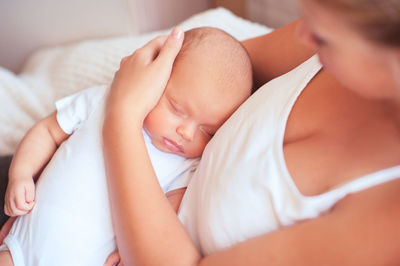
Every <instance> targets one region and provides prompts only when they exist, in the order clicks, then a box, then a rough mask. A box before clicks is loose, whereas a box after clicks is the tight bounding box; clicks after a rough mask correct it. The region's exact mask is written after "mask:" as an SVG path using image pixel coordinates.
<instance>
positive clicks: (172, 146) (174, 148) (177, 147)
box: [163, 138, 184, 153]
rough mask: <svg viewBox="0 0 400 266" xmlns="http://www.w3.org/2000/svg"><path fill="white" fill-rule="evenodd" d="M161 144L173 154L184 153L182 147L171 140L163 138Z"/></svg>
mask: <svg viewBox="0 0 400 266" xmlns="http://www.w3.org/2000/svg"><path fill="white" fill-rule="evenodd" d="M163 144H164V145H165V146H166V147H167V148H168V149H169V150H170V151H172V152H174V153H184V150H183V147H182V146H181V145H179V144H178V143H176V142H175V141H173V140H170V139H167V138H163Z"/></svg>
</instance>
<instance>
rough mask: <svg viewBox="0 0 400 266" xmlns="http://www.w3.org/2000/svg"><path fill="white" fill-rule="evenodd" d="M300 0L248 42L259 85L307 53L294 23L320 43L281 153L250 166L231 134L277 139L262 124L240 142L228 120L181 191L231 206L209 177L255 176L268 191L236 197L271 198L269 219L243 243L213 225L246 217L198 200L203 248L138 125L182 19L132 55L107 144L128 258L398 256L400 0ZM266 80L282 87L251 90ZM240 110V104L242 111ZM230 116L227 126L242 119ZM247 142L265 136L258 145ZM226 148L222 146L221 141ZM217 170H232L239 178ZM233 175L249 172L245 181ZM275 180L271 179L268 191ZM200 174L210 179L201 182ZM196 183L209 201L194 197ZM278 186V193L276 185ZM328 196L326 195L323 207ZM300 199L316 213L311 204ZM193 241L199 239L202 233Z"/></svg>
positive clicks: (366, 259) (230, 227)
mask: <svg viewBox="0 0 400 266" xmlns="http://www.w3.org/2000/svg"><path fill="white" fill-rule="evenodd" d="M300 6H301V10H302V12H303V15H304V19H303V21H300V22H296V23H294V24H292V25H289V26H288V27H285V28H283V29H281V30H279V31H276V32H275V33H273V34H270V35H267V36H263V37H259V38H255V39H252V40H248V41H246V42H245V43H244V45H245V46H246V48H247V49H248V51H249V53H250V56H251V58H252V61H253V64H254V69H255V79H256V82H257V83H258V84H263V83H265V82H266V81H268V80H270V79H272V78H274V77H276V76H278V75H280V74H283V73H285V72H287V71H289V70H290V69H291V68H293V67H294V66H296V65H297V64H299V63H300V62H302V61H304V60H305V59H307V58H308V57H309V56H310V55H311V54H312V52H311V50H308V49H306V48H304V47H302V46H301V45H300V44H299V43H298V42H297V41H296V40H295V31H296V29H298V30H299V32H300V37H301V39H303V41H305V42H306V43H307V44H309V45H310V46H311V47H312V49H315V50H316V51H317V53H318V55H319V58H320V61H321V63H322V65H323V69H322V70H321V71H319V72H318V73H317V74H315V76H314V77H313V79H312V80H311V81H310V82H309V83H308V84H307V85H306V86H305V88H304V89H300V91H299V93H300V92H301V94H300V96H299V97H297V96H296V97H295V98H294V101H293V103H292V104H291V105H289V109H288V110H289V111H290V115H289V114H288V117H285V119H287V121H286V123H283V126H286V127H285V128H284V135H283V144H282V145H281V148H282V149H283V153H282V158H279V154H278V155H277V154H274V152H273V151H271V150H268V149H265V154H264V157H261V161H262V160H265V162H263V163H261V165H262V167H265V169H266V171H267V170H268V172H265V176H264V173H263V172H262V171H261V172H260V171H258V169H255V168H254V167H249V168H243V167H241V166H242V165H243V164H242V163H241V162H243V161H244V160H248V158H244V157H241V156H242V154H241V153H240V152H238V151H237V150H235V149H234V146H235V145H238V146H241V147H242V146H247V147H249V149H250V147H253V146H265V147H269V146H271V145H273V144H274V143H275V142H276V140H279V138H270V137H269V136H268V135H265V139H264V140H263V142H265V143H260V142H259V141H260V139H261V140H262V136H263V135H262V134H264V133H265V134H268V132H267V131H266V132H262V134H261V135H260V134H256V133H257V132H253V131H249V138H243V137H242V136H240V134H241V133H240V132H239V133H238V134H239V137H238V138H237V143H234V140H233V139H232V138H231V137H227V136H226V135H224V134H226V130H225V131H222V133H221V134H217V135H216V136H215V138H214V141H213V142H212V143H211V144H210V146H209V147H208V148H207V151H206V152H205V155H204V158H203V160H202V163H201V165H200V169H199V170H198V172H197V175H196V177H195V181H196V183H195V185H194V187H193V186H192V187H191V188H190V189H191V190H190V191H188V195H187V198H186V196H185V200H184V203H185V201H192V200H194V201H196V200H197V201H198V200H202V201H204V204H208V205H210V206H215V208H220V210H222V211H224V207H225V206H231V205H229V204H232V202H227V201H228V199H233V200H238V197H226V196H221V197H215V196H211V195H210V194H207V193H203V192H204V191H208V189H209V186H210V182H211V181H210V180H218V181H217V182H215V183H221V182H226V185H227V188H228V189H229V188H231V187H235V186H234V185H233V186H232V184H231V182H239V181H238V180H240V185H242V184H245V185H244V186H243V187H244V189H245V188H246V184H247V183H248V182H250V183H251V182H254V183H253V186H254V185H255V186H256V187H257V188H260V190H261V191H262V192H263V193H265V197H261V196H259V195H260V194H259V192H257V193H258V194H257V193H254V194H251V195H248V194H246V193H244V194H243V195H244V196H243V198H242V201H240V200H238V201H237V202H236V203H235V202H234V203H233V204H236V205H235V206H238V207H237V208H238V209H239V210H244V209H245V208H243V207H241V203H242V202H249V203H248V205H247V209H250V210H251V209H252V208H253V207H254V206H255V205H257V208H255V209H256V210H257V211H258V210H259V209H262V210H264V209H263V207H265V209H268V210H270V213H272V215H271V216H270V217H269V216H268V217H266V216H263V217H261V218H260V217H259V219H265V220H260V221H257V222H256V223H257V224H261V229H260V230H259V231H256V232H255V233H254V234H255V235H258V236H257V237H253V238H250V239H246V237H245V239H241V240H240V239H239V240H237V239H235V236H233V237H231V238H229V237H230V236H231V235H229V234H228V236H226V239H228V240H227V241H225V242H223V241H222V242H223V244H218V243H221V241H220V239H218V236H217V234H218V233H219V232H218V230H214V229H215V228H220V230H223V231H226V232H231V233H230V234H235V232H236V229H239V232H237V233H238V234H239V233H242V231H243V232H246V230H247V228H244V229H243V228H241V227H240V226H239V227H238V224H237V223H236V219H241V217H240V215H239V216H235V217H232V221H230V220H229V219H223V218H226V217H225V216H221V217H220V216H218V215H219V214H215V213H212V212H203V211H202V209H201V208H199V209H198V210H195V211H200V215H203V214H204V216H203V217H200V218H201V219H200V220H198V221H197V222H196V223H193V224H192V225H191V226H192V228H191V230H192V233H193V232H199V231H200V229H201V228H203V229H204V228H205V229H207V230H208V234H209V238H208V239H200V240H199V241H198V244H199V245H200V248H201V250H203V252H204V253H205V254H204V255H206V256H204V257H202V255H201V254H200V253H199V251H198V250H197V249H196V247H195V245H194V243H193V242H192V240H191V238H190V237H189V236H188V234H187V233H186V231H185V229H184V227H183V226H182V225H181V223H180V222H179V220H178V219H177V217H176V215H175V213H174V211H173V209H172V208H171V207H170V206H169V203H168V201H167V200H166V198H165V196H164V195H163V193H162V191H161V189H160V187H159V185H158V183H157V180H156V177H155V175H154V172H153V170H152V167H151V164H150V160H149V158H148V156H147V154H146V149H145V146H144V143H143V139H142V133H141V128H142V122H143V119H144V117H145V116H146V114H147V112H148V111H149V110H150V109H151V108H152V107H153V106H154V105H155V104H156V102H157V100H158V98H159V97H160V95H161V94H162V91H163V88H164V87H165V84H166V82H167V81H168V78H169V75H170V69H171V66H172V63H173V60H174V58H175V56H176V54H177V52H178V51H179V49H180V45H181V43H182V39H183V36H182V32H180V31H179V30H177V29H175V30H174V32H173V34H172V35H171V36H172V37H169V38H168V40H167V41H166V43H165V45H164V46H163V47H161V44H160V43H158V42H157V41H153V42H150V43H149V44H148V45H146V46H145V47H144V48H142V49H141V50H140V51H139V52H137V53H135V54H134V55H132V56H131V57H130V58H127V59H126V60H124V62H123V63H122V65H121V69H120V70H119V71H118V73H117V75H116V77H115V80H114V83H113V89H112V92H111V94H110V96H109V101H108V112H107V116H106V121H105V125H104V145H105V153H106V165H107V168H108V177H109V187H110V195H111V201H112V209H113V217H114V222H115V230H116V235H117V242H118V246H119V249H120V253H121V257H122V261H123V262H124V263H125V264H126V265H136V264H138V265H197V264H201V265H339V264H340V265H398V264H400V252H399V247H400V230H399V228H398V224H399V222H400V205H399V202H400V193H399V191H400V179H399V178H398V177H400V167H398V166H399V165H400V109H399V107H400V104H399V102H400V80H399V78H400V72H399V71H400V1H399V0H300ZM158 52H159V54H158V56H157V57H156V59H153V57H154V55H155V54H157V53H158ZM309 62H310V61H309ZM307 64H312V63H307ZM303 68H304V66H303ZM316 72H317V71H316ZM291 75H295V74H291ZM296 75H297V74H296ZM313 75H314V74H313ZM290 77H291V76H290ZM272 84H275V83H272ZM278 84H279V82H278ZM281 89H282V90H283V89H284V88H281ZM289 89H290V88H289ZM269 90H270V91H271V92H273V93H274V94H276V93H278V91H279V89H277V88H274V86H273V85H272V86H271V85H267V86H266V87H263V88H261V89H260V91H259V92H257V93H256V94H255V95H254V97H253V98H252V99H251V100H252V101H253V102H254V101H255V100H253V99H257V97H264V96H263V95H265V94H268V93H265V92H268V91H269ZM283 94H284V93H283ZM129 97H136V98H140V99H142V100H141V101H139V102H141V103H142V104H141V106H129V101H124V99H126V98H129ZM268 97H269V96H268ZM268 97H267V98H266V99H268ZM288 97H289V96H288ZM290 97H292V96H290ZM255 102H257V101H255ZM272 102H273V101H272ZM272 102H269V103H268V104H271V103H272ZM288 102H290V100H288ZM243 109H244V110H245V111H246V110H254V112H255V114H251V116H258V117H262V116H265V117H266V118H265V121H266V122H265V123H267V121H268V120H269V119H270V114H269V113H268V112H266V113H261V114H258V113H257V112H260V110H263V111H265V110H267V111H268V110H269V109H260V108H257V107H256V108H253V109H251V108H250V109H249V108H248V109H246V108H243ZM127 110H128V111H127ZM245 111H243V110H239V111H238V113H239V115H237V116H240V113H241V112H242V113H243V112H245ZM269 111H271V113H273V111H274V109H271V110H269ZM127 113H129V115H126V114H127ZM245 115H248V116H250V113H247V114H245ZM245 115H244V116H245ZM271 115H272V114H271ZM242 116H243V115H242ZM232 121H233V122H232ZM232 121H228V123H230V124H229V125H230V126H232V124H233V128H234V127H235V125H234V123H235V120H234V119H233V120H232ZM239 121H240V119H239ZM283 122H285V121H283ZM257 129H258V128H257V127H255V128H254V129H253V130H254V131H257ZM273 130H274V129H273V128H271V131H273ZM231 134H232V132H231ZM252 141H253V142H256V141H257V143H256V145H253V143H252ZM269 142H271V143H269ZM278 144H279V145H280V143H279V142H278ZM217 145H218V147H219V148H220V149H219V150H215V149H213V146H217ZM220 150H221V151H222V152H223V153H224V154H225V155H229V156H227V158H226V160H219V158H218V152H220ZM246 154H247V153H246ZM131 158H135V160H133V162H132V160H131ZM215 158H217V159H215ZM258 160H260V158H258ZM283 160H284V161H283ZM250 161H251V160H250ZM233 162H236V163H235V164H234V163H233ZM272 162H275V163H277V164H282V165H283V166H284V167H283V168H282V169H283V170H282V169H280V168H279V167H275V168H276V169H275V170H271V167H272V166H271V165H273V164H272ZM250 164H251V162H250ZM265 165H266V166H265ZM396 166H397V167H396ZM268 167H269V168H268ZM210 168H212V169H217V171H214V170H212V169H211V170H208V169H210ZM218 169H230V171H229V174H231V175H232V180H233V181H230V179H228V178H225V176H226V172H222V171H221V172H218ZM263 169H264V168H263ZM285 169H286V170H288V172H285V171H284V170H285ZM380 170H382V171H380ZM201 173H212V174H213V176H201ZM237 173H240V175H241V177H243V176H244V177H243V178H242V179H239V178H238V176H237V175H238V174H237ZM289 173H290V175H289ZM372 173H373V174H372ZM285 175H287V176H288V177H289V178H290V179H291V180H287V179H285V178H286V177H285ZM203 179H204V181H202V180H203ZM243 180H244V181H243ZM267 180H274V182H272V183H273V184H274V185H275V187H274V188H273V190H272V189H271V188H269V187H268V186H267V185H266V184H267V183H268V182H269V181H267ZM243 182H244V183H243ZM246 182H247V183H246ZM263 182H264V183H263ZM291 182H292V183H291ZM224 184H225V183H222V185H224ZM343 184H344V185H343ZM200 185H204V187H200V188H199V187H196V186H200ZM285 186H286V187H285ZM143 188H146V189H144V190H143ZM196 191H197V192H198V193H200V192H201V193H202V194H201V196H204V197H206V198H204V197H203V198H196V194H195V193H196ZM199 191H200V192H199ZM276 191H282V193H281V194H280V195H276V193H275V192H276ZM217 193H219V191H217ZM221 193H226V191H225V192H221ZM278 194H279V193H278ZM207 197H208V198H207ZM285 197H291V200H290V201H289V200H286V199H285ZM282 198H284V200H283V201H282V200H281V199H282ZM321 201H323V202H324V204H317V203H318V202H321ZM277 202H278V203H279V202H283V203H284V204H288V205H284V206H283V207H282V206H279V204H278V203H277ZM288 202H290V203H288ZM185 204H186V203H185ZM198 205H200V203H198V204H197V205H196V204H193V205H190V204H189V206H192V207H194V206H198ZM242 205H243V204H242ZM260 206H261V207H260ZM293 206H297V209H296V208H294V209H293ZM185 208H187V206H186V207H185ZM184 210H185V209H184V208H183V209H182V211H184ZM298 210H300V211H298ZM304 210H307V211H306V212H307V213H311V214H308V215H303V214H304V213H303V211H304ZM285 211H286V212H290V214H288V213H285ZM297 211H298V212H297ZM266 213H267V212H266ZM249 214H251V212H249V213H245V214H243V215H249ZM254 217H255V216H254ZM219 218H221V219H219ZM266 218H271V219H272V218H274V219H275V221H274V222H271V221H270V220H268V219H266ZM310 218H311V219H310ZM263 223H265V227H266V228H263V227H262V224H263ZM240 225H241V226H242V227H246V224H240ZM251 226H252V224H249V225H248V227H251ZM193 227H194V229H193ZM249 229H251V228H249ZM194 235H196V233H194ZM244 235H245V236H247V235H246V233H244ZM222 237H225V235H223V234H222ZM197 238H202V236H201V234H198V235H197ZM238 241H241V242H240V243H236V242H238Z"/></svg>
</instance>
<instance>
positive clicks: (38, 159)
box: [4, 112, 69, 216]
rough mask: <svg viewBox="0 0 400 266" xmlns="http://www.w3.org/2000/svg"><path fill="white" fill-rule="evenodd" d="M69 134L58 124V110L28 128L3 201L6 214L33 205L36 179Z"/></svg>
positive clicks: (18, 211) (20, 213) (21, 210)
mask: <svg viewBox="0 0 400 266" xmlns="http://www.w3.org/2000/svg"><path fill="white" fill-rule="evenodd" d="M68 137H69V135H68V134H66V133H65V132H64V131H63V130H62V129H61V128H60V126H59V125H58V122H57V118H56V112H54V113H53V114H51V115H49V116H48V117H46V118H44V119H43V120H41V121H39V122H38V123H37V124H36V125H34V126H33V127H32V128H31V129H30V130H29V131H28V133H27V134H26V135H25V137H24V138H23V139H22V141H21V143H20V144H19V146H18V148H17V151H16V153H15V155H14V158H13V160H12V162H11V166H10V171H9V177H8V178H9V181H8V186H7V191H6V196H5V205H4V212H5V213H6V214H7V215H9V216H18V215H24V214H26V213H28V212H29V211H30V210H31V209H32V208H33V205H34V199H35V185H34V180H35V179H36V178H37V176H38V175H39V173H40V171H41V170H42V169H43V167H44V166H45V165H46V164H47V162H48V161H49V160H50V159H51V157H52V156H53V154H54V152H55V151H56V150H57V147H58V146H59V145H60V144H61V143H62V142H63V141H64V140H65V139H67V138H68Z"/></svg>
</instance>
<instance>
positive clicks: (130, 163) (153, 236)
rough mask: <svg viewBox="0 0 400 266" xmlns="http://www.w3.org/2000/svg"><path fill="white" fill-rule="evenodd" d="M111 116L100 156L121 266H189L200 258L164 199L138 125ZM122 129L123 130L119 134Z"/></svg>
mask: <svg viewBox="0 0 400 266" xmlns="http://www.w3.org/2000/svg"><path fill="white" fill-rule="evenodd" d="M128 124H129V126H127V121H126V120H124V119H121V117H119V116H112V115H109V116H108V117H107V118H106V120H105V124H104V129H103V138H104V152H105V161H106V170H107V177H108V182H109V191H110V197H111V203H112V204H111V209H112V212H113V223H114V229H115V233H116V236H117V237H116V239H117V244H118V247H119V251H120V253H121V257H122V260H123V262H124V263H125V265H191V264H193V263H195V262H196V261H197V260H198V259H199V258H200V256H199V253H198V252H197V250H196V248H195V247H194V245H193V244H192V242H191V240H190V238H189V236H188V235H187V233H186V232H185V230H184V228H183V226H182V225H181V223H180V222H179V220H178V218H177V216H176V213H175V211H174V210H173V209H172V208H171V206H170V204H169V202H168V200H167V198H166V197H165V195H164V193H163V191H162V189H161V187H160V185H159V183H158V180H157V178H156V175H155V173H154V170H153V168H152V165H151V161H150V158H149V156H148V154H147V149H146V146H145V143H144V140H143V134H142V130H141V126H134V123H133V122H132V123H129V122H128ZM122 128H123V130H122Z"/></svg>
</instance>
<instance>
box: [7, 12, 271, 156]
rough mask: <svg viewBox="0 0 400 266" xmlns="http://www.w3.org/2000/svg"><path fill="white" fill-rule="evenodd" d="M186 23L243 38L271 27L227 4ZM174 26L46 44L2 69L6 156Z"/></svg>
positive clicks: (110, 77)
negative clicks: (17, 68)
mask: <svg viewBox="0 0 400 266" xmlns="http://www.w3.org/2000/svg"><path fill="white" fill-rule="evenodd" d="M180 26H181V27H182V28H183V29H184V30H188V29H190V28H194V27H200V26H212V27H218V28H221V29H223V30H225V31H227V32H228V33H230V34H232V35H233V36H234V37H236V38H237V39H239V40H243V39H247V38H251V37H254V36H257V35H261V34H265V33H267V32H269V31H270V29H269V28H267V27H265V26H263V25H259V24H256V23H253V22H250V21H247V20H244V19H242V18H239V17H237V16H235V15H234V14H232V13H231V12H229V11H228V10H226V9H223V8H217V9H212V10H208V11H205V12H203V13H200V14H198V15H195V16H193V17H191V18H189V19H187V20H186V21H184V22H182V23H181V24H180ZM169 31H170V29H168V30H163V31H156V32H150V33H146V34H141V35H134V36H123V37H117V38H115V37H113V38H106V39H96V40H86V41H82V42H77V43H72V44H67V45H60V46H56V47H50V48H45V49H42V50H39V51H37V52H36V53H34V54H33V55H32V56H31V57H30V58H29V59H28V60H27V62H26V64H25V65H24V66H23V68H22V71H21V73H20V74H19V75H15V74H13V73H12V72H10V71H7V70H6V69H3V68H0V105H1V106H2V112H1V114H0V123H1V125H2V126H1V127H0V155H4V154H10V153H13V152H14V151H15V148H16V146H17V144H18V143H19V141H20V140H21V139H22V137H23V136H24V134H25V133H26V131H27V130H28V129H29V128H30V127H32V125H33V124H34V123H35V122H37V121H38V120H39V119H41V118H43V117H45V116H46V115H48V114H50V113H51V112H52V111H54V110H55V107H54V102H55V101H56V100H58V99H60V98H62V97H64V96H66V95H69V94H72V93H75V92H77V91H79V90H82V89H85V88H88V87H91V86H95V85H102V84H110V83H111V81H112V78H113V76H114V73H115V71H116V70H117V69H118V68H119V62H120V60H121V58H122V57H124V56H127V55H129V54H131V53H132V52H133V51H134V50H135V49H137V48H139V47H141V46H143V45H144V44H145V43H147V42H148V41H149V40H151V39H152V38H154V37H155V36H157V35H160V34H167V33H168V32H169Z"/></svg>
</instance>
